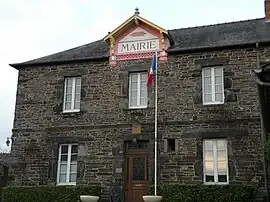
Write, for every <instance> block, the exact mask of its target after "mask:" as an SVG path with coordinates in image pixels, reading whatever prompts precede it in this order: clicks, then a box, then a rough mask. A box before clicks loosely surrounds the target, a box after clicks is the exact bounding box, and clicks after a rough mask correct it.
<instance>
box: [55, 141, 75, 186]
mask: <svg viewBox="0 0 270 202" xmlns="http://www.w3.org/2000/svg"><path fill="white" fill-rule="evenodd" d="M73 145H76V146H79V145H78V144H59V150H58V166H57V183H56V184H57V185H76V182H70V181H69V177H70V165H71V148H72V146H73ZM62 146H68V158H67V176H66V182H60V165H61V154H62ZM77 163H78V160H77ZM77 165H78V164H77ZM77 172H78V171H77Z"/></svg>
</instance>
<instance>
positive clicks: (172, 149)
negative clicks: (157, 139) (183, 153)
mask: <svg viewBox="0 0 270 202" xmlns="http://www.w3.org/2000/svg"><path fill="white" fill-rule="evenodd" d="M167 144H168V146H167V148H168V152H175V139H168V140H167Z"/></svg>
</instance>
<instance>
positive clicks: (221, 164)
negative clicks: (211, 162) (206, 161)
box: [218, 161, 227, 170]
mask: <svg viewBox="0 0 270 202" xmlns="http://www.w3.org/2000/svg"><path fill="white" fill-rule="evenodd" d="M226 169H227V165H226V161H219V162H218V170H226Z"/></svg>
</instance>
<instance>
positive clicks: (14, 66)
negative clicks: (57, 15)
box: [9, 56, 109, 70]
mask: <svg viewBox="0 0 270 202" xmlns="http://www.w3.org/2000/svg"><path fill="white" fill-rule="evenodd" d="M108 59H109V56H92V57H88V58H79V59H71V60H55V61H45V62H29V63H28V62H24V63H13V64H9V65H10V66H11V67H13V68H15V69H17V70H19V68H22V67H30V66H39V65H40V66H42V65H61V64H67V63H75V62H86V61H100V60H108Z"/></svg>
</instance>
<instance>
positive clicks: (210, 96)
mask: <svg viewBox="0 0 270 202" xmlns="http://www.w3.org/2000/svg"><path fill="white" fill-rule="evenodd" d="M203 98H204V102H211V101H212V94H205V95H204V97H203Z"/></svg>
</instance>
